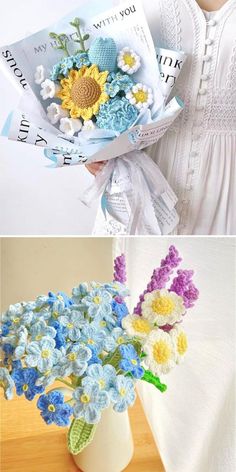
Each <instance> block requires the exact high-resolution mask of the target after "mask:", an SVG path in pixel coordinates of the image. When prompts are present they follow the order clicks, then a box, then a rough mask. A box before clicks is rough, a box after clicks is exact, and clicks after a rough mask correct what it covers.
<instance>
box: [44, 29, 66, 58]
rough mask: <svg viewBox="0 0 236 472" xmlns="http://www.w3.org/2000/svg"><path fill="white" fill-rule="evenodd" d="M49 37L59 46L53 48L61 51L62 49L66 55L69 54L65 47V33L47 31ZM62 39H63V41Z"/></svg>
mask: <svg viewBox="0 0 236 472" xmlns="http://www.w3.org/2000/svg"><path fill="white" fill-rule="evenodd" d="M49 36H50V38H52V39H55V40H56V41H57V42H58V43H59V46H54V48H55V49H60V50H61V51H64V53H65V55H66V56H68V57H69V56H70V53H69V51H68V48H67V44H66V43H67V36H66V34H56V33H49ZM63 39H64V41H63Z"/></svg>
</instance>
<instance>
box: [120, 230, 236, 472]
mask: <svg viewBox="0 0 236 472" xmlns="http://www.w3.org/2000/svg"><path fill="white" fill-rule="evenodd" d="M171 244H174V245H175V246H176V247H177V249H178V250H179V252H180V254H181V256H182V257H183V262H182V264H181V267H182V268H185V269H193V270H194V271H195V277H194V282H195V284H196V285H197V287H198V288H199V290H200V298H199V300H198V302H197V303H196V306H195V307H194V308H193V309H190V310H189V312H188V314H187V316H186V317H185V320H184V325H185V329H186V331H187V334H188V338H189V351H188V354H187V356H186V358H185V361H184V363H183V364H181V365H180V366H176V368H175V369H174V370H172V371H171V372H170V373H169V374H168V375H166V376H163V377H162V378H161V380H162V381H164V382H165V383H167V385H168V389H167V391H166V392H165V393H160V392H159V391H158V390H156V389H155V387H153V386H152V385H149V384H146V383H145V382H140V383H139V385H138V392H139V395H140V398H141V401H142V403H143V406H144V410H145V413H146V416H147V418H148V421H149V424H150V427H151V429H152V432H153V435H154V438H155V441H156V444H157V446H158V448H159V451H160V454H161V457H162V460H163V464H164V466H165V469H166V472H235V470H236V462H235V332H236V330H235V316H236V310H235V307H236V302H235V275H236V270H235V247H236V239H235V238H223V237H222V238H181V239H179V238H171V237H170V238H147V237H146V238H124V239H122V238H119V239H116V240H115V242H114V254H115V255H118V254H120V253H121V252H124V253H125V255H126V258H127V274H128V285H129V287H130V290H131V298H130V309H132V308H133V307H134V306H135V304H136V303H137V301H138V296H139V294H140V293H141V292H142V291H143V290H144V289H145V288H146V285H147V283H148V281H149V280H150V277H151V274H152V271H153V269H154V268H155V267H157V266H158V265H159V263H160V260H161V259H162V258H164V257H165V255H166V254H167V252H168V247H169V246H170V245H171Z"/></svg>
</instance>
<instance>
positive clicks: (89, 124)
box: [83, 120, 97, 131]
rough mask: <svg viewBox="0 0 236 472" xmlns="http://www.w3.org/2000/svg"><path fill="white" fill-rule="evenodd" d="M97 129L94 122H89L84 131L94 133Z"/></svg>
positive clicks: (85, 124) (86, 123)
mask: <svg viewBox="0 0 236 472" xmlns="http://www.w3.org/2000/svg"><path fill="white" fill-rule="evenodd" d="M96 128H97V127H96V125H95V123H94V122H93V120H88V121H85V122H84V126H83V131H93V130H94V129H96Z"/></svg>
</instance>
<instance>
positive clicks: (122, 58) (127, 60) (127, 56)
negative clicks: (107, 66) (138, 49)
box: [117, 47, 141, 75]
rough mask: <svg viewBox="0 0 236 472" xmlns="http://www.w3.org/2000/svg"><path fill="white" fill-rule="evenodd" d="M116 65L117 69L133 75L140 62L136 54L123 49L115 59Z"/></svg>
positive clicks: (128, 49) (130, 50)
mask: <svg viewBox="0 0 236 472" xmlns="http://www.w3.org/2000/svg"><path fill="white" fill-rule="evenodd" d="M117 65H118V67H119V69H121V70H122V71H123V72H126V74H129V75H131V74H135V72H137V70H138V69H139V68H140V66H141V60H140V57H139V56H138V54H136V53H135V52H134V51H133V49H131V48H128V47H126V48H123V49H122V50H121V51H120V52H119V54H118V58H117Z"/></svg>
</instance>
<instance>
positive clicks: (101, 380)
mask: <svg viewBox="0 0 236 472" xmlns="http://www.w3.org/2000/svg"><path fill="white" fill-rule="evenodd" d="M98 383H99V387H100V388H101V389H102V388H104V387H105V386H106V383H105V380H103V379H100V380H99V381H98Z"/></svg>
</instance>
